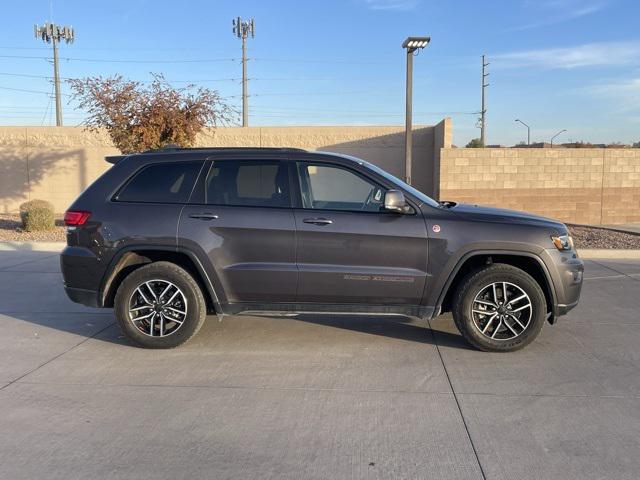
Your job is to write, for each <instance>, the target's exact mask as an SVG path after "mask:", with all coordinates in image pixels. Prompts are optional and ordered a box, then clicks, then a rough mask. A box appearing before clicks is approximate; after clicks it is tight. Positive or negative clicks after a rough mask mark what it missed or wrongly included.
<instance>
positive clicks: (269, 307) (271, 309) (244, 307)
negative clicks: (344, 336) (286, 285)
mask: <svg viewBox="0 0 640 480" xmlns="http://www.w3.org/2000/svg"><path fill="white" fill-rule="evenodd" d="M220 306H221V307H222V311H223V313H224V315H238V314H245V315H246V314H260V313H271V314H278V313H282V314H290V313H323V314H334V315H345V314H352V315H405V316H408V317H419V318H423V319H426V318H432V315H433V314H434V311H435V309H434V307H428V306H423V305H362V304H341V303H254V302H244V303H225V304H221V305H220Z"/></svg>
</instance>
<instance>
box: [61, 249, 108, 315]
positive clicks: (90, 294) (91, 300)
mask: <svg viewBox="0 0 640 480" xmlns="http://www.w3.org/2000/svg"><path fill="white" fill-rule="evenodd" d="M60 270H61V271H62V278H63V280H64V289H65V291H66V293H67V296H68V297H69V298H70V299H71V300H72V301H73V302H76V303H81V304H82V305H87V306H89V307H102V305H101V303H102V299H101V296H100V294H99V292H100V283H101V281H102V277H103V274H104V270H105V262H104V261H103V260H102V259H100V258H98V257H97V256H96V255H95V254H94V253H93V252H92V251H91V250H89V249H87V248H82V247H71V246H68V247H66V248H65V249H64V250H63V251H62V253H61V254H60Z"/></svg>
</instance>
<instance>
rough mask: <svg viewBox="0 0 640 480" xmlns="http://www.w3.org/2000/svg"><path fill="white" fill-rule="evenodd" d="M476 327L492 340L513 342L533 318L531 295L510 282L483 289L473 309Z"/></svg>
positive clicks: (490, 285) (477, 296)
mask: <svg viewBox="0 0 640 480" xmlns="http://www.w3.org/2000/svg"><path fill="white" fill-rule="evenodd" d="M471 316H472V318H473V324H474V325H475V327H476V328H477V329H478V330H479V331H480V333H482V334H483V335H484V336H485V337H487V338H490V339H492V340H513V339H514V338H516V337H518V336H520V335H522V334H523V333H524V332H525V330H526V329H527V327H529V324H530V323H531V319H532V318H533V305H532V303H531V299H530V298H529V295H527V294H526V292H525V291H524V290H522V288H520V287H519V286H517V285H515V284H513V283H509V282H495V283H491V284H489V285H487V286H485V287H483V288H481V289H480V291H479V292H478V294H477V295H476V296H475V298H474V300H473V304H472V306H471Z"/></svg>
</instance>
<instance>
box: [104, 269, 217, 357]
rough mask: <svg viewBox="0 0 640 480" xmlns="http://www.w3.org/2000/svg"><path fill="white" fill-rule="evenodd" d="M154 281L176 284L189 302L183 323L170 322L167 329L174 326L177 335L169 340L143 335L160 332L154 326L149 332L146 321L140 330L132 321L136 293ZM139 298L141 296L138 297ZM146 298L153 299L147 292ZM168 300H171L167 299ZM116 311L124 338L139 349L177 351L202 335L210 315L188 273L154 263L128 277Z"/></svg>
mask: <svg viewBox="0 0 640 480" xmlns="http://www.w3.org/2000/svg"><path fill="white" fill-rule="evenodd" d="M150 281H164V282H170V283H172V284H173V285H174V286H176V287H177V288H179V289H180V291H181V293H182V295H183V296H184V299H185V302H184V303H185V305H184V307H183V308H185V312H186V314H185V315H184V316H183V317H182V318H183V321H182V323H181V324H178V323H177V322H174V323H171V322H166V325H169V327H166V328H171V327H170V326H173V328H174V330H173V332H171V333H169V334H166V336H150V335H149V334H148V333H143V331H142V330H143V329H148V331H149V332H153V333H155V332H156V330H155V329H154V328H153V326H152V327H151V328H149V327H148V324H146V325H144V324H143V322H142V321H138V322H137V325H140V326H141V327H140V328H138V327H136V325H135V324H134V322H133V321H132V320H130V316H129V308H130V305H129V303H130V301H131V299H132V298H133V297H132V296H133V295H134V292H136V290H137V289H138V287H139V286H141V285H144V284H145V282H150ZM152 285H153V284H152ZM136 295H138V294H137V293H136ZM146 295H147V297H149V298H151V297H150V295H149V291H147V293H146ZM165 300H167V299H166V298H165ZM114 310H115V315H116V320H117V321H118V325H120V328H121V329H122V332H123V333H124V335H125V336H126V337H127V338H128V339H129V340H130V341H131V342H132V343H134V344H135V345H137V346H139V347H144V348H174V347H177V346H178V345H182V344H183V343H185V342H187V341H188V340H189V339H191V337H193V336H194V335H195V334H196V333H198V330H200V327H201V326H202V324H203V323H204V320H205V318H206V314H207V310H206V303H205V300H204V297H203V295H202V291H201V290H200V287H199V286H198V284H197V282H196V281H195V280H194V279H193V277H192V276H191V275H190V274H189V273H188V272H187V271H186V270H184V269H183V268H181V267H179V266H178V265H176V264H174V263H170V262H154V263H150V264H147V265H144V266H143V267H140V268H138V269H136V270H134V271H133V272H131V273H130V274H129V275H128V276H127V277H125V279H124V280H123V281H122V283H121V284H120V286H119V287H118V291H117V293H116V297H115V300H114ZM151 310H152V309H151ZM151 310H149V311H151ZM182 313H184V312H182ZM134 315H135V314H134ZM152 325H153V324H152ZM165 333H166V332H165Z"/></svg>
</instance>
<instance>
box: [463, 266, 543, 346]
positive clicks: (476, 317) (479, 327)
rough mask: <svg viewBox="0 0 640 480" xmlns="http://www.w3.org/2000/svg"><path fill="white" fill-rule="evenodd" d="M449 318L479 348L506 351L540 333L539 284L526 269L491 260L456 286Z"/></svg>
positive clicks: (541, 299) (541, 318)
mask: <svg viewBox="0 0 640 480" xmlns="http://www.w3.org/2000/svg"><path fill="white" fill-rule="evenodd" d="M452 307H453V308H452V313H453V319H454V321H455V323H456V326H457V327H458V330H460V333H461V334H462V336H463V337H464V338H465V339H466V340H467V341H468V342H469V343H471V344H472V345H473V346H475V347H476V348H479V349H480V350H485V351H490V352H510V351H514V350H518V349H520V348H523V347H525V346H526V345H528V344H529V343H531V342H532V341H533V340H534V339H535V338H536V337H537V336H538V334H539V333H540V330H541V329H542V325H543V324H544V321H545V317H546V311H547V308H546V307H547V305H546V301H545V297H544V293H543V292H542V289H541V288H540V285H538V283H537V282H536V281H535V280H534V279H533V278H532V277H531V276H530V275H529V274H527V273H526V272H524V271H523V270H520V269H519V268H516V267H513V266H511V265H505V264H494V265H491V266H487V267H484V268H482V269H481V270H477V271H475V272H473V273H471V274H469V275H468V276H467V277H466V278H465V279H464V280H463V281H462V282H461V283H460V285H459V286H458V289H457V291H456V293H455V296H454V299H453V306H452Z"/></svg>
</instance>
